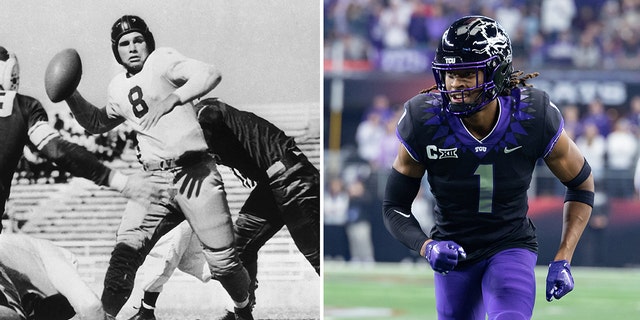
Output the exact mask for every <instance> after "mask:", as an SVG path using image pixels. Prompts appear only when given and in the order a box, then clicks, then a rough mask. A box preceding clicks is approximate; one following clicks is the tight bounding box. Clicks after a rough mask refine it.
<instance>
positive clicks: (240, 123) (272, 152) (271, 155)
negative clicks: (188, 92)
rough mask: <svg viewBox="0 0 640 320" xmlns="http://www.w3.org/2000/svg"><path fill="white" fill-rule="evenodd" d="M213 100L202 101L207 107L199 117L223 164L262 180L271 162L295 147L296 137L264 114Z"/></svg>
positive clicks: (207, 137) (210, 143) (214, 150)
mask: <svg viewBox="0 0 640 320" xmlns="http://www.w3.org/2000/svg"><path fill="white" fill-rule="evenodd" d="M210 101H211V102H207V101H203V102H206V103H205V105H206V106H207V107H206V108H205V109H204V110H201V111H200V112H199V113H198V121H200V125H201V126H202V129H203V131H204V133H205V139H206V140H207V144H208V145H209V149H210V150H212V152H213V153H214V154H216V155H217V157H218V158H219V162H220V163H221V164H223V165H225V166H228V167H231V168H234V169H236V170H238V171H239V172H240V173H242V174H243V175H245V176H246V177H248V178H250V179H252V180H254V181H257V182H259V181H264V180H266V179H267V175H266V171H267V169H268V168H269V167H270V166H271V165H272V164H274V163H275V162H277V161H279V160H281V159H282V158H283V157H284V156H285V154H286V153H287V152H291V151H294V150H296V143H295V140H294V138H293V137H289V136H287V135H286V134H285V132H284V131H282V130H281V129H280V128H278V127H276V126H275V125H274V124H272V123H271V122H269V121H267V120H265V119H264V118H261V117H259V116H257V115H255V114H253V113H251V112H247V111H241V110H238V109H236V108H234V107H232V106H229V105H227V104H226V103H224V102H221V101H219V100H213V99H211V100H210Z"/></svg>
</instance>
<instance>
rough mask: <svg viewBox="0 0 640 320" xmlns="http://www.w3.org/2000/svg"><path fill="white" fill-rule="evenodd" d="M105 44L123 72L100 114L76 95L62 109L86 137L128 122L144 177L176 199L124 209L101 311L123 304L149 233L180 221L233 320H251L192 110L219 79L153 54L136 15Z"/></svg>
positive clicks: (170, 55) (222, 201) (219, 187)
mask: <svg viewBox="0 0 640 320" xmlns="http://www.w3.org/2000/svg"><path fill="white" fill-rule="evenodd" d="M111 43H112V49H113V54H114V56H115V59H116V61H117V62H118V63H120V64H121V65H122V66H123V67H124V68H125V69H126V70H125V71H124V72H122V73H120V74H118V75H116V76H115V77H114V78H113V79H112V81H111V83H110V84H109V88H108V102H107V105H106V107H104V108H99V107H96V106H94V105H93V104H91V103H89V102H88V101H86V100H85V99H84V98H83V97H82V96H81V95H80V93H79V92H78V91H74V93H73V94H72V95H71V96H70V97H68V98H67V99H66V102H67V104H68V105H69V107H70V108H71V110H72V112H73V114H74V115H75V117H76V119H77V120H78V122H79V123H80V124H81V125H82V126H83V127H84V128H85V129H86V130H87V131H89V132H92V133H102V132H106V131H109V130H111V129H112V128H114V127H116V126H118V125H120V124H122V123H123V122H125V121H126V122H128V124H129V125H131V127H132V128H133V129H134V131H135V132H136V133H137V140H138V154H139V160H140V162H141V163H142V166H143V168H144V170H145V171H148V172H153V174H154V175H156V176H160V177H162V178H163V179H165V180H166V181H167V182H168V183H169V184H170V185H171V186H172V188H174V189H175V192H174V197H173V198H172V199H171V200H170V201H169V202H167V203H164V204H162V205H155V206H151V207H149V208H145V207H142V206H140V205H138V204H136V203H135V202H131V201H130V202H129V203H128V204H127V208H126V210H125V213H124V216H123V219H122V222H121V225H120V227H119V229H118V233H117V239H116V242H117V243H116V246H115V248H114V251H113V253H112V258H111V260H110V262H109V268H108V270H107V274H106V277H105V285H104V291H103V294H102V302H103V304H104V308H105V310H106V311H107V313H109V314H110V315H112V316H115V315H116V314H117V313H118V312H119V311H120V309H121V308H122V306H123V305H124V303H125V302H126V301H127V299H128V298H129V295H130V293H131V289H132V286H133V279H134V277H135V272H136V270H137V269H138V267H139V266H140V265H141V264H142V262H143V261H144V257H145V256H146V254H147V253H148V251H149V250H150V249H151V248H152V247H153V244H154V242H155V241H157V237H154V234H155V233H156V230H157V229H158V227H159V226H160V225H161V224H162V222H163V220H165V219H167V218H171V216H175V215H176V214H184V216H185V217H186V220H187V221H189V223H190V225H191V227H192V229H193V231H194V232H195V234H196V235H197V236H198V239H199V240H200V241H201V243H202V246H203V249H204V255H205V258H206V260H207V262H208V264H209V267H210V269H211V273H212V275H213V278H214V279H216V280H218V281H219V282H220V283H221V284H222V286H223V287H224V288H225V290H226V291H227V293H229V295H230V296H231V298H232V299H233V301H234V303H235V306H236V308H235V314H236V317H237V319H253V316H252V315H251V305H250V303H249V275H248V273H247V271H246V269H245V268H244V267H243V265H242V262H241V261H240V259H239V258H238V254H237V252H236V248H235V244H234V233H233V225H232V220H231V214H230V212H229V207H228V204H227V200H226V193H225V190H224V185H223V182H222V177H221V175H220V173H219V172H218V169H217V167H216V163H215V161H214V159H213V157H212V156H211V155H210V154H209V153H208V151H207V143H206V141H205V139H204V135H203V133H202V129H201V128H200V125H199V124H198V121H197V118H196V112H195V109H194V105H193V100H194V99H197V98H200V97H202V96H203V95H205V94H207V93H209V92H210V91H211V90H213V89H214V88H215V87H216V86H217V85H218V83H220V81H221V79H222V78H221V75H220V72H219V71H218V69H217V68H215V67H214V66H213V65H210V64H207V63H204V62H201V61H198V60H195V59H190V58H187V57H185V56H184V55H182V54H180V53H179V52H178V51H176V50H175V49H172V48H167V47H163V48H157V49H156V47H155V41H154V37H153V34H152V33H151V31H150V30H149V28H148V27H147V24H146V23H145V21H144V20H142V19H141V18H140V17H137V16H132V15H125V16H122V17H121V18H119V19H117V20H116V21H115V23H114V24H113V26H112V29H111Z"/></svg>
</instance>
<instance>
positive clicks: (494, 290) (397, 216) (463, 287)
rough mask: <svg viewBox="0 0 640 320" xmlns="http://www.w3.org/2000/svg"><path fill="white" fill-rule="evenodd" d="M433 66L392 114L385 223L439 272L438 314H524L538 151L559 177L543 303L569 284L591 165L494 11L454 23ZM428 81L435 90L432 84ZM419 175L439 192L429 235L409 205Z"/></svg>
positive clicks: (529, 298) (531, 289)
mask: <svg viewBox="0 0 640 320" xmlns="http://www.w3.org/2000/svg"><path fill="white" fill-rule="evenodd" d="M433 74H434V77H435V80H436V86H434V87H432V88H431V89H430V90H426V92H423V93H421V94H419V95H417V96H415V97H413V98H411V99H410V100H409V101H407V102H406V103H405V105H404V114H403V115H402V117H401V119H400V121H399V122H398V127H397V135H398V138H399V140H400V143H401V144H400V147H399V149H398V155H397V157H396V159H395V161H394V163H393V169H392V170H391V173H390V175H389V177H388V181H387V185H386V191H385V196H384V201H383V217H384V222H385V225H386V227H387V229H388V230H389V232H390V233H391V234H392V235H393V236H394V237H395V238H396V239H398V240H399V241H400V242H402V243H403V244H404V245H406V246H407V247H409V248H411V249H413V250H415V251H417V252H419V253H420V255H422V256H424V257H425V258H426V259H427V261H428V263H429V264H430V265H431V267H432V268H433V270H434V271H435V275H434V283H435V296H436V310H437V314H438V319H485V317H486V316H488V318H489V319H530V318H531V315H532V312H533V306H534V301H535V287H536V286H535V275H534V267H535V265H536V260H537V250H538V245H537V239H536V234H535V227H534V225H533V223H532V222H531V220H530V219H529V218H528V217H527V209H528V206H527V189H528V188H529V184H530V182H531V178H532V173H533V171H534V169H535V166H536V163H537V162H538V160H539V159H543V160H544V162H545V163H546V165H547V166H548V167H549V169H550V170H551V172H553V173H554V174H555V176H556V177H557V178H558V179H559V180H560V181H562V182H563V183H564V184H565V185H566V186H567V191H566V197H565V204H564V209H563V215H564V217H563V220H562V221H563V225H562V230H563V232H562V237H561V240H560V246H559V249H558V251H557V252H556V255H555V258H554V261H552V262H551V263H550V264H549V271H548V275H547V284H546V290H545V295H546V299H547V300H548V301H551V300H552V299H553V298H556V299H560V298H562V297H563V296H564V295H565V294H567V293H568V292H570V291H571V290H572V289H573V286H574V283H573V278H572V276H571V271H570V262H571V258H572V256H573V253H574V251H575V249H576V246H577V244H578V240H579V239H580V237H581V235H582V232H583V230H584V228H585V226H586V224H587V222H588V221H589V216H590V215H591V209H592V206H593V197H594V183H593V177H592V175H591V169H590V167H589V164H588V163H587V161H586V160H585V159H584V157H583V155H582V154H581V152H580V150H579V149H578V148H577V147H576V145H575V144H574V142H573V141H572V140H571V139H570V138H569V137H568V136H567V134H566V133H565V132H564V130H563V119H562V116H561V114H560V111H559V110H558V109H557V108H556V106H555V105H554V104H553V103H552V102H550V101H549V97H548V95H547V94H546V93H545V92H543V91H540V90H537V89H535V88H532V87H530V86H529V85H528V84H527V83H526V80H527V79H529V78H531V77H535V76H536V75H537V74H529V75H526V76H524V77H522V76H521V75H522V72H519V71H515V72H514V70H513V66H512V50H511V42H510V39H509V36H508V35H507V34H506V32H505V31H504V29H503V28H502V27H501V26H500V25H499V24H498V23H497V22H496V21H494V20H492V19H490V18H487V17H483V16H467V17H464V18H461V19H459V20H457V21H455V22H454V23H453V24H452V25H451V26H450V27H449V28H448V29H447V30H446V31H445V32H444V34H443V36H442V39H441V41H440V43H439V46H438V48H437V51H436V55H435V59H434V61H433ZM436 87H437V89H438V90H439V91H440V94H433V93H430V91H431V90H432V89H435V88H436ZM425 173H426V174H427V178H428V181H429V184H430V186H431V192H432V193H433V196H434V199H435V226H434V227H433V228H432V230H431V232H430V234H428V235H427V234H425V233H424V232H423V231H422V230H421V229H420V226H419V224H418V222H417V221H416V219H415V217H414V216H413V215H412V214H411V203H412V201H413V199H414V198H415V196H416V194H417V192H418V189H419V187H420V181H421V178H422V176H423V175H424V174H425Z"/></svg>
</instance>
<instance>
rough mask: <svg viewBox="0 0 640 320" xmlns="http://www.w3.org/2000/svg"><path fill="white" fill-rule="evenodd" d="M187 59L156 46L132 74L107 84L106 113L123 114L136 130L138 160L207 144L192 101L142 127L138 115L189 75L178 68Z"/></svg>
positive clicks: (172, 154)
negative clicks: (153, 123) (139, 68)
mask: <svg viewBox="0 0 640 320" xmlns="http://www.w3.org/2000/svg"><path fill="white" fill-rule="evenodd" d="M187 60H188V58H186V57H185V56H183V55H182V54H180V53H179V52H177V51H176V50H174V49H171V48H158V49H156V50H155V51H154V52H152V53H151V55H149V57H148V58H147V61H146V62H145V64H144V67H143V68H142V70H141V71H140V72H138V73H137V74H135V75H134V76H131V77H127V75H126V72H123V73H121V74H118V75H117V76H116V77H114V78H113V80H111V83H110V84H109V91H108V92H109V97H108V102H107V110H106V111H107V114H109V116H110V117H117V116H120V117H124V118H125V119H126V120H127V121H128V122H129V124H130V125H131V127H132V128H133V129H134V130H135V131H136V132H137V134H138V135H137V139H138V146H139V148H140V160H142V161H143V162H154V161H159V160H164V159H172V158H177V157H179V156H180V155H182V154H183V153H185V152H187V151H202V150H206V149H207V144H206V142H205V139H204V135H203V133H202V129H201V128H200V124H199V123H198V120H197V116H196V113H195V110H194V107H193V103H192V102H191V101H190V102H187V103H185V104H183V105H178V106H176V107H175V108H174V109H173V110H172V111H171V112H169V113H167V114H165V115H164V116H162V118H160V120H159V121H158V123H157V124H156V125H155V126H154V127H152V128H150V129H148V130H143V129H142V127H141V126H140V120H141V118H142V117H143V116H144V115H145V114H146V113H147V111H148V110H149V108H153V107H154V106H156V105H157V104H158V103H160V102H161V101H162V100H164V99H165V98H166V97H167V96H169V94H171V93H172V92H174V91H175V90H176V89H177V88H178V87H180V86H181V85H182V84H184V83H185V81H186V80H187V79H188V78H189V75H188V74H184V73H185V72H184V70H183V69H182V68H180V64H181V63H183V62H185V61H187Z"/></svg>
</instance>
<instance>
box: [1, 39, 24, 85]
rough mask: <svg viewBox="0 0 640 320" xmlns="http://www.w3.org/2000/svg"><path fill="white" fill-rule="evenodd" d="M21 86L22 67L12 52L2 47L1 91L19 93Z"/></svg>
mask: <svg viewBox="0 0 640 320" xmlns="http://www.w3.org/2000/svg"><path fill="white" fill-rule="evenodd" d="M19 86H20V65H19V64H18V58H17V57H16V55H15V54H13V53H12V52H9V51H7V49H5V48H4V47H2V46H0V90H6V91H18V87H19Z"/></svg>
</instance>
